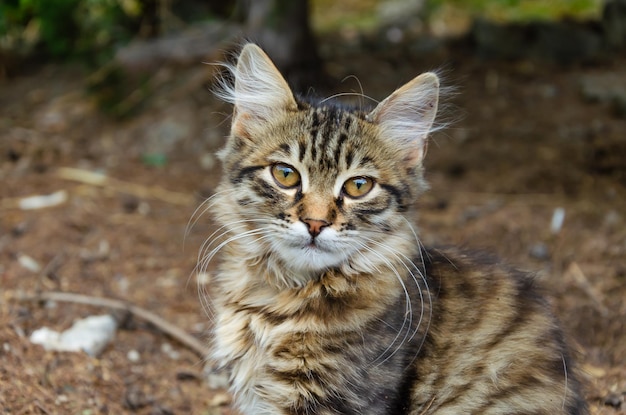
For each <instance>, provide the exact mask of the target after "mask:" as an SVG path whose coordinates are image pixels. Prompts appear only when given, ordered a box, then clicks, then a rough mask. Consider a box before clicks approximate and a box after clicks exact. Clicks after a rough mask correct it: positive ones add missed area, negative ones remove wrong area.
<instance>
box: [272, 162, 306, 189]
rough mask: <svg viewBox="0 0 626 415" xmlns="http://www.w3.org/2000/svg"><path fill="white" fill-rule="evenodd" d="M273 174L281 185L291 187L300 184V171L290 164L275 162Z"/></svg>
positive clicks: (285, 187)
mask: <svg viewBox="0 0 626 415" xmlns="http://www.w3.org/2000/svg"><path fill="white" fill-rule="evenodd" d="M271 171H272V176H273V177H274V180H275V181H276V184H278V185H279V186H280V187H282V188H284V189H291V188H293V187H296V186H298V185H299V184H300V173H298V171H297V170H296V169H294V168H293V167H291V166H290V165H288V164H280V163H279V164H274V165H273V166H272V170H271Z"/></svg>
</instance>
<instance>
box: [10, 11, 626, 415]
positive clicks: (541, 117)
mask: <svg viewBox="0 0 626 415" xmlns="http://www.w3.org/2000/svg"><path fill="white" fill-rule="evenodd" d="M245 40H251V41H255V42H257V43H259V44H260V45H261V46H262V47H264V48H265V49H266V50H267V52H268V53H269V55H270V56H271V57H272V59H273V60H274V61H275V62H276V64H277V65H278V67H279V68H280V69H281V71H283V73H284V74H285V76H286V77H287V79H288V80H289V82H290V83H291V84H292V86H293V87H294V90H296V91H297V92H298V93H301V94H305V95H317V96H320V97H326V96H330V95H334V94H341V99H343V100H345V101H346V102H350V103H352V104H355V105H359V106H370V105H374V104H375V102H376V101H378V100H381V99H383V98H384V97H385V96H387V95H388V94H389V93H391V92H392V91H393V90H394V89H395V88H397V87H399V86H401V85H402V84H403V83H405V82H407V81H408V80H410V79H412V78H413V77H414V76H416V75H418V74H419V73H421V72H424V71H429V70H436V71H438V72H439V73H440V74H441V76H442V78H443V81H444V87H445V88H444V91H445V93H444V96H443V100H442V101H443V102H442V112H441V115H440V122H441V123H442V124H445V125H446V126H447V127H446V128H445V129H443V130H442V131H440V132H437V133H436V134H434V135H433V136H432V137H431V140H432V143H431V146H430V147H429V149H430V151H429V154H428V156H427V161H426V169H427V178H428V180H429V182H430V184H431V190H430V191H429V192H427V193H426V194H425V195H424V196H423V197H422V199H421V200H420V201H419V202H418V204H417V206H416V209H415V214H416V215H417V220H418V223H419V224H420V237H421V239H422V241H423V242H424V243H425V244H439V245H442V244H443V245H445V244H462V245H464V246H467V247H468V248H471V249H476V250H484V251H488V252H493V253H495V254H497V255H498V256H499V257H501V258H503V260H505V261H507V262H510V263H512V264H514V265H515V266H517V267H519V268H522V269H526V270H529V271H531V272H534V273H535V274H536V275H537V278H538V279H540V280H541V281H542V283H543V284H544V285H546V286H547V288H548V292H549V293H550V295H551V300H552V304H553V307H554V310H555V312H556V313H557V315H558V316H559V317H560V319H561V320H562V322H563V324H564V326H565V329H566V331H567V333H568V335H569V337H570V338H571V343H572V345H573V349H574V351H575V355H576V357H577V360H578V362H579V369H580V370H581V371H582V372H583V379H584V383H585V384H586V387H587V388H586V395H587V398H588V400H589V402H590V405H591V407H592V413H593V414H619V413H626V403H624V400H625V397H626V364H625V362H626V301H625V300H626V133H625V132H626V53H625V52H626V1H624V0H606V1H602V0H551V1H540V0H467V1H462V0H387V1H384V0H358V1H357V0H344V1H331V0H310V1H303V0H292V1H287V0H258V1H252V0H237V1H234V0H233V1H212V0H209V1H200V0H198V1H193V0H2V1H1V2H0V345H1V347H0V408H2V409H3V410H4V413H11V414H13V413H15V414H18V413H20V414H27V413H28V414H30V413H32V414H39V413H42V414H68V413H72V414H74V413H76V414H78V413H80V414H106V413H114V414H118V413H131V414H134V413H137V414H179V413H183V414H189V413H193V414H230V413H233V412H232V411H231V409H230V406H229V404H230V399H231V398H230V396H229V395H228V394H227V393H226V391H225V390H223V389H221V388H219V387H218V386H219V385H215V384H214V382H213V381H212V380H211V372H210V365H206V367H205V360H204V358H203V357H202V353H203V349H202V347H203V345H205V344H207V343H208V340H209V338H210V327H211V318H210V315H209V314H210V310H209V308H210V298H209V297H208V296H207V295H206V293H207V292H210V284H209V283H208V278H206V276H205V275H196V274H195V272H194V268H195V265H196V260H197V252H198V249H199V248H200V247H201V245H202V243H203V242H204V241H205V239H206V238H207V237H208V236H209V235H211V233H212V232H213V231H214V230H215V227H214V226H213V224H212V221H211V217H210V211H209V212H207V211H205V210H204V209H200V210H199V211H196V208H197V207H198V206H200V204H201V203H202V202H203V201H204V200H205V199H206V198H208V197H210V196H211V195H212V194H213V191H214V188H215V186H216V185H217V183H218V181H219V177H220V168H221V167H220V166H219V163H218V162H217V160H216V158H215V155H214V154H215V152H216V151H217V150H218V149H219V148H220V147H221V146H222V145H223V143H224V141H225V136H226V134H227V133H228V127H229V120H230V118H229V116H230V111H231V108H230V107H229V106H228V105H226V104H224V103H221V102H219V101H218V100H217V99H216V98H215V97H214V96H213V94H212V93H211V89H212V88H213V87H214V86H215V77H216V75H218V73H219V70H220V67H219V65H215V63H219V62H224V61H232V60H233V59H234V57H235V56H236V53H237V51H238V49H239V48H240V46H241V45H242V43H243V42H244V41H245ZM190 218H191V219H190ZM212 268H213V266H211V267H210V268H209V271H211V270H212ZM68 294H81V295H86V296H89V297H87V298H86V299H85V298H83V300H84V301H82V303H81V301H78V299H77V298H76V297H72V296H71V295H68ZM107 300H114V301H118V302H115V303H114V304H113V303H111V302H107ZM83 303H87V304H83ZM120 304H121V305H120ZM130 306H133V307H138V308H141V310H145V311H147V312H149V313H152V314H151V315H154V316H157V317H158V318H157V319H151V318H146V316H145V314H142V313H141V312H137V311H136V310H135V309H133V310H135V311H133V310H131V309H130V308H129V307H130ZM97 314H113V315H114V317H115V319H116V321H117V329H116V331H115V337H114V338H113V339H112V340H109V342H108V343H107V346H106V347H105V348H104V350H103V351H101V352H98V353H95V354H94V355H88V354H85V353H71V352H59V351H50V350H44V349H43V348H42V347H41V346H40V345H37V344H33V342H32V341H31V335H32V333H33V332H35V330H37V329H39V328H41V327H49V328H51V329H54V330H58V331H62V330H66V329H67V328H69V327H70V326H71V325H72V323H73V322H74V321H75V320H77V319H81V318H84V317H87V316H89V315H97ZM163 322H165V323H171V324H172V325H173V326H174V327H176V328H178V329H179V330H180V331H181V332H182V333H183V334H185V333H186V334H188V335H190V336H191V338H192V340H195V341H196V342H197V344H199V345H200V346H197V344H196V345H195V346H194V344H191V345H190V343H189V342H186V341H185V340H184V339H183V338H182V337H181V335H180V333H175V332H172V331H171V330H168V329H167V327H166V326H167V324H163ZM191 343H193V341H192V342H191Z"/></svg>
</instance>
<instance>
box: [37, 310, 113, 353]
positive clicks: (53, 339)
mask: <svg viewBox="0 0 626 415" xmlns="http://www.w3.org/2000/svg"><path fill="white" fill-rule="evenodd" d="M116 329H117V322H116V321H115V319H114V318H113V316H111V315H108V314H105V315H102V316H89V317H86V318H84V319H81V320H77V321H76V322H74V324H73V325H72V327H70V328H69V329H67V330H65V331H63V332H61V333H59V332H58V331H55V330H52V329H50V328H48V327H42V328H40V329H37V330H35V331H33V333H32V334H31V336H30V341H31V343H35V344H40V345H42V346H43V347H44V349H46V350H57V351H64V352H80V351H83V352H85V353H87V354H88V355H89V356H92V357H95V356H98V355H99V354H100V353H102V351H103V350H104V348H105V347H106V346H107V344H109V343H110V342H111V341H112V340H113V337H114V336H115V330H116Z"/></svg>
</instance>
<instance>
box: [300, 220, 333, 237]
mask: <svg viewBox="0 0 626 415" xmlns="http://www.w3.org/2000/svg"><path fill="white" fill-rule="evenodd" d="M300 220H301V221H302V222H304V223H305V224H306V226H308V228H309V233H310V234H311V236H312V237H313V238H315V237H316V236H317V235H319V234H320V232H322V229H323V228H325V227H327V226H328V225H330V223H329V222H327V221H325V220H322V219H310V218H306V219H300Z"/></svg>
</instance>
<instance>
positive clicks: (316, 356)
mask: <svg viewBox="0 0 626 415" xmlns="http://www.w3.org/2000/svg"><path fill="white" fill-rule="evenodd" d="M381 271H382V270H381ZM235 277H236V278H235ZM242 277H243V278H242ZM258 277H259V275H258V270H256V267H254V266H253V267H250V266H249V265H246V264H241V263H229V264H224V265H223V268H222V271H221V273H220V277H219V279H218V280H217V281H216V285H217V287H218V293H219V294H218V295H216V296H215V298H216V301H217V304H218V305H217V306H218V310H219V311H218V313H217V315H218V320H217V322H216V333H215V334H216V343H215V345H214V349H215V355H214V357H215V358H216V359H217V360H218V361H221V362H227V363H228V364H229V365H230V368H231V370H232V373H233V375H232V385H233V389H234V391H235V396H236V398H237V400H238V402H239V404H240V407H241V408H242V409H243V411H244V412H245V413H250V414H252V413H254V414H278V413H293V414H301V413H319V414H324V413H329V414H330V413H360V414H368V413H372V414H381V413H390V412H389V410H390V408H391V409H393V408H396V407H397V406H398V405H401V404H402V402H403V399H402V398H401V396H400V394H401V393H402V392H401V389H402V387H403V385H402V383H403V381H404V380H405V378H406V376H407V369H408V368H409V366H410V362H411V361H412V360H413V359H414V358H415V352H416V350H417V347H418V346H417V343H419V342H420V341H422V339H423V338H424V337H423V336H424V331H425V328H426V327H427V326H428V317H427V315H428V314H429V313H428V311H429V310H426V309H422V308H421V304H419V303H418V304H416V306H418V307H420V309H417V310H413V309H411V308H410V307H412V306H411V303H410V301H409V302H408V303H407V301H408V299H409V297H408V294H407V293H408V292H410V296H411V297H416V298H419V295H420V294H419V293H418V292H417V291H418V290H420V289H422V288H423V287H421V286H420V284H415V282H413V284H412V286H411V288H410V289H406V284H405V283H404V282H402V283H401V282H399V281H398V280H396V279H395V278H381V275H363V274H361V275H352V276H349V277H346V276H345V275H343V274H341V273H340V271H338V270H329V271H327V272H325V273H324V274H323V275H322V276H321V277H320V278H319V279H318V280H313V281H310V282H309V283H307V284H306V285H305V286H304V287H298V288H293V289H288V290H285V289H281V290H277V289H276V288H274V287H272V285H271V284H268V283H267V282H266V281H263V280H261V281H259V279H258ZM268 277H270V276H268ZM242 279H243V280H248V281H249V282H248V283H247V284H242V283H241V281H242ZM233 280H236V281H238V283H237V284H232V283H231V282H232V281H233ZM218 298H219V300H217V299H218ZM403 304H404V306H403ZM420 323H421V324H420ZM342 408H343V409H342ZM393 413H397V412H393Z"/></svg>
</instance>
